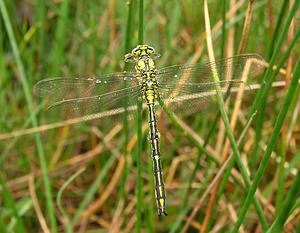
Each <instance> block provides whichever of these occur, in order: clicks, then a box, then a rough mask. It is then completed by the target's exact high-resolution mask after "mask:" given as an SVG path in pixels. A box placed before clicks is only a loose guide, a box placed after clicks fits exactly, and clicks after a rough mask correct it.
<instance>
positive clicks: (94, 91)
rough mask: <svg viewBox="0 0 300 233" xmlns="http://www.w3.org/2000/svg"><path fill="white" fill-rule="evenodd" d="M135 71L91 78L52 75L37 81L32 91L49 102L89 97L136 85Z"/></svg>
mask: <svg viewBox="0 0 300 233" xmlns="http://www.w3.org/2000/svg"><path fill="white" fill-rule="evenodd" d="M137 76H138V74H136V73H125V72H124V73H114V74H109V75H103V76H100V77H91V78H72V77H57V78H56V77H54V78H48V79H44V80H41V81H39V82H38V83H37V84H36V85H35V86H34V93H35V94H36V95H38V96H40V97H43V98H45V99H47V100H48V101H51V102H56V101H61V100H65V99H75V98H83V97H91V96H95V95H96V96H97V95H100V94H103V93H104V92H109V91H112V90H117V89H121V88H124V87H134V86H136V85H138V80H137V79H136V77H137Z"/></svg>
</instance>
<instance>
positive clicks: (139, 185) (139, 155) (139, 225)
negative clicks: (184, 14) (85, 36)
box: [136, 0, 144, 233]
mask: <svg viewBox="0 0 300 233" xmlns="http://www.w3.org/2000/svg"><path fill="white" fill-rule="evenodd" d="M138 2H139V27H138V43H139V44H143V43H144V1H143V0H139V1H138ZM142 104H143V102H142V99H141V98H138V103H137V111H138V113H137V151H136V162H137V203H136V204H137V205H136V211H137V213H136V215H137V220H136V232H138V233H140V232H141V230H142V206H143V179H142V145H143V136H142V111H143V107H142Z"/></svg>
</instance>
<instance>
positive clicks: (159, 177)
mask: <svg viewBox="0 0 300 233" xmlns="http://www.w3.org/2000/svg"><path fill="white" fill-rule="evenodd" d="M148 108H149V128H150V135H149V140H150V142H151V148H152V160H153V170H154V182H155V196H156V202H157V207H158V215H161V214H162V213H163V214H164V215H167V212H166V193H165V186H164V182H163V172H162V169H161V161H160V149H159V133H158V130H157V124H156V113H155V107H154V104H148Z"/></svg>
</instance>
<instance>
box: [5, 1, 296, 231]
mask: <svg viewBox="0 0 300 233" xmlns="http://www.w3.org/2000/svg"><path fill="white" fill-rule="evenodd" d="M142 3H143V4H142ZM205 3H206V1H190V0H187V1H144V2H143V1H138V0H136V1H94V0H90V1H83V0H78V1H71V0H52V1H27V0H23V1H8V0H0V14H1V17H0V32H1V34H0V43H1V47H0V109H1V117H0V153H1V157H0V166H1V170H0V193H1V195H0V232H4V233H5V232H17V233H19V232H53V233H55V232H80V231H81V232H134V231H136V232H198V231H199V232H202V233H204V232H291V233H292V232H300V224H299V222H300V217H299V215H300V199H299V194H300V188H299V187H300V174H299V173H298V169H299V160H300V146H299V145H300V128H299V123H300V117H299V109H300V99H299V98H300V97H299V92H300V87H299V76H300V59H299V54H300V46H299V39H298V37H299V35H300V27H299V26H300V22H299V21H300V19H299V20H298V22H297V21H296V23H294V22H292V23H291V20H292V19H293V18H294V17H295V16H297V15H299V11H300V9H299V5H300V3H299V0H293V1H292V0H291V1H283V0H281V1H279V0H276V1H270V0H264V1H262V0H257V1H254V3H253V5H252V4H251V1H250V3H248V1H224V0H216V1H209V3H208V12H206V13H205V7H204V5H205ZM207 13H209V15H208V14H207ZM208 23H210V25H209V24H208ZM245 25H246V26H245ZM210 30H211V35H210ZM206 35H207V36H206ZM141 43H145V44H150V45H152V46H153V47H155V48H156V50H157V51H158V52H159V53H160V54H161V57H160V58H159V59H158V60H157V66H158V67H164V66H168V65H175V64H185V63H189V64H193V63H201V62H204V61H209V60H212V59H213V56H215V57H216V58H224V57H230V56H234V55H237V54H241V53H257V54H259V55H261V56H262V57H263V58H264V59H265V61H266V62H265V63H264V64H259V65H260V66H263V67H265V70H264V72H261V74H260V75H259V76H257V77H256V83H258V84H261V86H260V88H259V89H258V90H253V91H252V92H251V94H246V95H245V96H244V97H245V98H244V101H243V102H242V103H241V106H236V107H235V108H236V110H234V103H235V99H234V98H231V102H230V103H229V104H225V105H224V103H223V100H222V99H220V98H217V102H216V103H215V104H209V105H208V106H207V107H208V108H205V109H204V110H203V111H195V110H194V109H192V110H193V111H188V113H190V114H188V115H184V117H183V118H182V120H183V121H181V120H178V119H176V118H173V116H172V115H168V114H164V115H162V116H161V117H160V118H159V123H158V124H159V129H160V138H161V153H162V165H163V171H164V178H165V184H166V190H167V210H168V216H167V217H158V216H157V213H156V204H155V196H154V188H153V171H152V162H151V156H150V154H151V150H150V145H149V142H148V140H147V137H148V128H147V115H146V114H143V115H141V114H139V115H138V116H142V117H143V121H141V119H140V118H139V117H138V118H137V120H133V121H130V122H129V123H128V124H127V123H125V119H122V118H119V121H116V119H115V118H112V119H111V118H109V119H100V120H99V119H98V120H93V121H89V122H81V123H78V122H77V123H76V124H74V123H75V122H70V121H68V122H62V123H59V120H57V119H59V118H55V117H57V116H53V115H49V112H47V111H46V110H45V105H44V103H43V102H41V101H39V100H38V99H37V97H36V96H34V95H33V91H32V89H33V86H34V84H35V83H36V82H37V81H39V80H41V79H43V78H46V77H53V76H54V77H57V76H74V77H81V76H83V77H93V76H99V75H100V74H107V73H113V72H118V71H123V70H124V69H125V70H129V69H130V67H128V66H127V65H125V64H124V60H123V57H124V54H125V53H127V52H130V51H131V50H132V48H134V47H135V46H136V45H137V44H141ZM279 68H281V70H279ZM280 81H285V82H280ZM272 84H273V85H275V84H276V85H277V84H278V86H277V87H272ZM196 110H197V108H196ZM167 112H168V111H167ZM175 113H176V112H175ZM191 113H192V114H191ZM235 117H236V119H237V120H236V123H233V121H234V120H233V119H234V118H235ZM53 121H55V122H56V123H54V124H53ZM57 122H58V123H57Z"/></svg>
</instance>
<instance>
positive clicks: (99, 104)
mask: <svg viewBox="0 0 300 233" xmlns="http://www.w3.org/2000/svg"><path fill="white" fill-rule="evenodd" d="M158 57H160V54H159V53H157V52H156V51H155V49H154V48H153V47H152V46H149V45H138V46H136V47H135V48H134V49H133V50H132V51H131V52H130V53H128V54H126V55H125V59H124V60H125V62H130V63H133V66H134V67H133V70H132V71H131V72H120V73H113V74H108V75H102V76H101V75H100V76H97V77H88V78H82V77H81V78H69V77H55V78H48V79H44V80H41V81H39V82H37V83H36V85H35V86H34V92H35V93H36V94H37V95H39V96H41V97H42V98H44V99H46V100H48V102H50V106H49V108H48V109H51V110H52V109H54V110H56V111H57V110H58V109H59V110H60V111H61V112H62V113H63V114H65V115H66V116H67V118H72V117H76V116H88V115H90V114H94V113H99V112H101V111H104V110H110V114H108V116H109V115H114V114H115V113H117V110H120V109H123V110H124V108H126V106H137V101H139V100H142V101H143V103H144V105H143V106H145V109H147V112H148V120H149V141H150V144H151V157H152V162H153V173H154V185H155V197H156V204H157V210H158V215H159V216H161V215H167V210H166V189H165V185H164V180H163V171H162V165H161V151H160V136H159V132H158V127H157V121H158V117H157V108H158V106H161V105H162V104H163V105H165V107H166V108H167V109H169V110H170V111H171V112H174V113H175V115H176V114H180V113H181V112H184V111H182V110H183V109H185V110H191V109H198V106H200V105H201V104H200V103H209V101H210V96H212V95H215V93H216V89H217V87H218V88H219V90H221V91H222V93H224V92H225V91H228V90H230V88H233V87H239V86H240V85H242V84H245V83H248V81H249V78H248V77H250V76H255V75H256V74H257V72H260V71H261V70H262V69H263V66H262V65H260V64H261V63H260V62H262V61H264V60H263V58H262V57H261V56H259V55H257V54H243V55H238V56H234V57H230V58H226V59H220V60H216V61H214V62H208V63H202V64H193V65H174V66H169V67H165V68H162V69H157V67H156V65H155V59H157V58H158ZM253 61H254V62H253ZM249 63H251V69H248V72H245V70H247V67H248V64H249ZM216 74H217V76H218V79H219V81H217V82H216V81H214V79H213V76H214V75H216ZM246 78H248V81H245V79H246ZM129 103H132V104H133V105H130V104H129ZM128 109H129V108H128Z"/></svg>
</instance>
